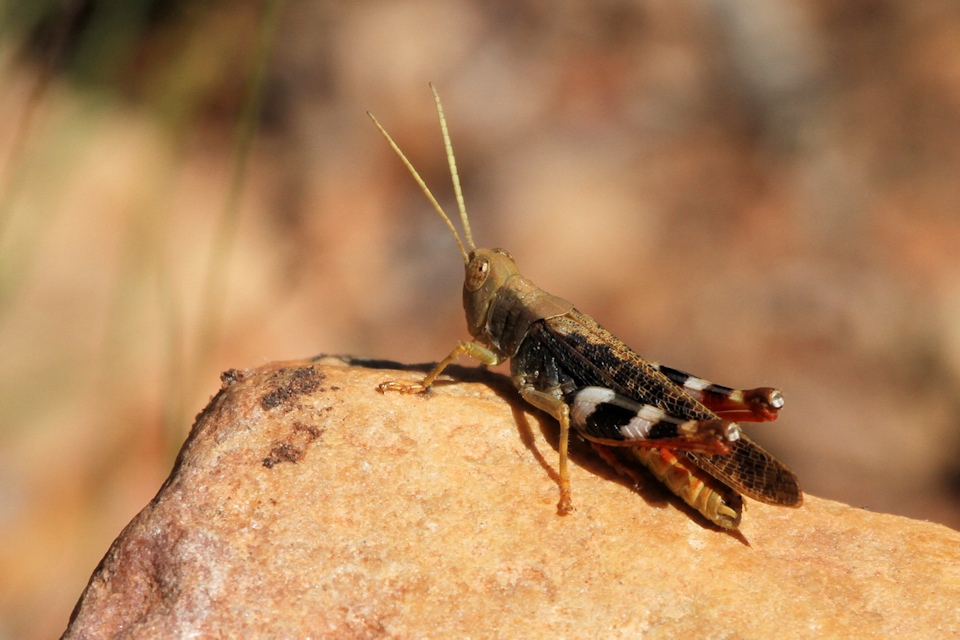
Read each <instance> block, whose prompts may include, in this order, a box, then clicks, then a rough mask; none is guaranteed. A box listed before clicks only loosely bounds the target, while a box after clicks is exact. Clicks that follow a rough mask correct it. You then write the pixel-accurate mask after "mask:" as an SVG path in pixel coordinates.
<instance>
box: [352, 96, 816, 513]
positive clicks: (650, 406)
mask: <svg viewBox="0 0 960 640" xmlns="http://www.w3.org/2000/svg"><path fill="white" fill-rule="evenodd" d="M430 88H431V89H432V90H433V95H434V100H435V101H436V105H437V114H438V116H439V118H440V130H441V133H442V135H443V143H444V147H445V149H446V154H447V162H448V164H449V166H450V175H451V177H452V180H453V188H454V193H455V195H456V199H457V206H458V208H459V211H460V220H461V223H462V225H463V233H464V238H465V239H466V246H464V242H463V240H462V239H461V237H460V234H459V233H458V232H457V229H456V227H455V226H454V224H453V222H451V220H450V218H449V217H447V215H446V213H444V211H443V209H442V207H441V206H440V204H439V203H438V202H437V200H436V198H434V196H433V194H432V193H431V192H430V189H429V188H427V185H426V184H425V183H424V181H423V180H422V179H421V178H420V176H419V174H418V173H417V171H416V169H414V167H413V165H412V164H411V163H410V161H409V160H407V158H406V156H405V155H404V154H403V152H402V151H400V148H399V147H398V146H397V144H396V143H395V142H394V141H393V139H392V138H391V137H390V135H389V134H388V133H387V132H386V130H385V129H384V128H383V127H382V126H381V125H380V123H379V122H378V121H377V119H376V118H375V117H374V116H373V114H368V115H370V117H371V119H373V122H374V124H376V126H377V128H378V129H379V130H380V133H382V134H383V136H384V138H386V140H387V142H388V143H389V144H390V146H391V147H392V148H393V150H394V151H395V152H396V154H397V155H398V156H399V157H400V159H401V160H402V161H403V163H404V164H405V165H406V167H407V169H408V170H409V171H410V174H411V175H412V176H413V178H414V180H416V181H417V184H418V185H420V189H421V190H422V191H423V193H424V194H425V195H426V196H427V199H429V200H430V203H431V204H432V205H433V207H434V209H436V211H437V213H439V214H440V217H441V218H442V219H443V221H444V222H445V223H446V225H447V227H449V229H450V232H451V233H452V234H453V237H454V240H456V243H457V246H458V247H459V249H460V254H461V255H462V257H463V263H464V265H465V267H466V274H465V276H464V283H463V307H464V310H465V311H466V316H467V328H468V329H469V331H470V335H472V336H473V339H472V340H470V341H467V342H460V343H459V344H458V345H457V346H456V347H455V348H454V349H453V351H451V352H450V355H448V356H447V357H446V358H444V359H443V360H442V361H440V363H439V364H437V366H436V367H435V368H434V369H433V371H431V372H430V373H429V374H428V375H427V376H426V377H425V378H424V379H423V380H421V381H420V382H418V383H403V382H398V381H390V382H384V383H383V384H381V385H380V386H379V387H378V390H379V391H380V392H385V391H399V392H402V393H419V392H423V391H426V390H427V389H429V388H430V385H431V384H433V382H434V381H435V380H436V378H437V376H438V375H440V373H441V372H442V371H443V370H444V369H445V368H446V367H447V365H449V364H450V363H451V362H453V361H454V360H455V359H456V358H458V357H459V356H462V355H467V356H470V357H472V358H474V359H476V360H479V361H480V362H482V363H485V364H488V365H496V364H500V363H501V362H504V361H506V360H510V375H511V377H512V379H513V383H514V385H515V386H516V387H517V390H518V391H519V392H520V396H521V397H522V398H523V399H524V400H526V401H527V402H528V403H530V404H531V405H533V406H534V407H537V408H538V409H542V410H543V411H546V412H547V413H549V414H550V415H551V416H553V417H554V418H556V420H557V421H558V422H559V423H560V442H559V447H558V448H559V454H560V469H559V476H560V501H559V503H558V505H557V511H558V512H559V513H561V514H564V513H568V512H570V511H571V510H572V509H573V506H572V502H571V498H570V478H569V473H568V469H567V447H568V443H569V437H570V427H571V426H572V427H573V428H574V429H575V430H576V432H577V433H578V434H580V435H581V436H582V437H583V438H584V439H586V440H587V441H589V442H590V443H591V444H592V445H593V447H594V448H595V449H596V450H597V451H598V452H599V453H600V455H601V457H603V459H604V460H606V461H607V462H609V463H610V464H611V465H613V466H614V468H616V469H617V470H618V471H619V472H621V473H625V474H629V475H631V476H632V477H634V479H638V478H639V476H637V475H636V473H635V472H634V471H633V470H632V469H631V468H630V466H629V465H628V464H625V463H624V460H623V456H624V454H626V455H630V456H632V457H633V458H634V459H636V460H639V461H640V462H641V463H643V464H644V465H645V466H646V467H647V468H648V469H649V470H650V471H651V472H652V473H653V474H654V475H655V476H656V477H657V478H658V479H660V480H661V481H662V482H664V484H666V485H667V487H669V488H670V490H671V491H673V492H674V493H675V494H676V495H678V496H679V497H680V498H682V499H683V500H684V501H685V502H686V503H687V504H688V505H690V506H691V507H693V508H694V509H696V510H697V511H699V512H700V513H701V514H703V516H704V517H706V518H707V519H708V520H709V521H711V522H713V523H714V524H716V525H718V526H720V527H723V528H726V529H736V528H737V527H738V525H739V523H740V516H741V513H742V508H743V503H742V497H741V494H743V495H746V496H748V497H750V498H753V499H755V500H759V501H761V502H766V503H769V504H776V505H783V506H788V507H797V506H799V505H800V504H801V502H802V500H803V495H802V493H801V491H800V485H799V484H798V483H797V478H796V476H795V475H794V474H793V472H791V471H790V470H789V469H787V468H786V467H785V466H784V465H783V464H781V463H780V462H779V461H778V460H777V459H776V458H774V457H773V456H772V455H770V454H769V453H767V452H766V451H764V450H763V449H761V448H760V447H759V446H758V445H756V444H755V443H753V442H751V441H750V440H749V439H748V438H747V437H746V436H744V435H743V434H742V433H741V432H740V427H739V425H738V424H737V422H733V421H732V420H739V421H745V422H761V421H767V420H774V419H776V417H777V412H778V411H779V410H780V409H781V408H782V407H783V395H782V394H781V393H780V392H779V391H778V390H776V389H771V388H768V387H762V388H758V389H748V390H740V389H731V388H729V387H723V386H720V385H716V384H712V383H710V382H707V381H706V380H703V379H701V378H697V377H694V376H691V375H689V374H687V373H684V372H682V371H678V370H676V369H670V368H668V367H662V366H660V365H657V364H654V363H650V362H647V361H646V360H644V359H643V358H641V357H640V356H639V355H637V353H635V352H634V351H633V350H631V349H630V348H629V347H628V346H627V345H625V344H624V343H623V342H621V341H620V340H619V339H617V338H616V337H615V336H614V335H613V334H611V333H610V332H609V331H607V330H606V329H604V328H603V327H601V326H600V325H599V324H597V323H596V322H595V321H594V320H593V318H591V317H590V316H588V315H586V314H584V313H581V312H580V311H578V310H577V309H575V308H574V306H573V305H572V304H571V303H570V302H567V301H566V300H564V299H563V298H559V297H557V296H554V295H551V294H549V293H547V292H546V291H544V290H543V289H541V288H539V287H538V286H537V285H535V284H534V283H533V282H531V281H530V280H528V279H526V278H524V277H523V276H521V275H520V272H519V270H518V269H517V265H516V263H515V262H514V260H513V258H512V257H511V256H510V254H509V253H508V252H507V251H506V250H504V249H478V248H477V247H476V246H475V245H474V243H473V235H472V233H471V231H470V221H469V219H468V218H467V211H466V207H465V205H464V201H463V193H462V191H461V189H460V179H459V176H458V175H457V165H456V161H455V160H454V155H453V146H452V144H451V142H450V135H449V132H448V130H447V123H446V118H445V117H444V114H443V107H442V105H441V104H440V97H439V95H438V94H437V91H436V89H435V88H434V87H433V85H430ZM468 248H469V251H468V250H467V249H468Z"/></svg>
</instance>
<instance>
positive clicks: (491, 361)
mask: <svg viewBox="0 0 960 640" xmlns="http://www.w3.org/2000/svg"><path fill="white" fill-rule="evenodd" d="M460 356H470V357H471V358H473V359H475V360H479V361H480V362H482V363H483V364H487V365H491V366H493V365H498V364H500V363H501V362H503V361H504V358H503V356H501V355H500V354H499V353H497V352H495V351H493V350H492V349H489V348H487V347H485V346H483V345H482V344H480V343H479V342H473V341H471V342H461V343H459V344H458V345H457V346H456V347H455V348H454V350H453V351H451V352H450V355H448V356H447V357H446V358H444V359H443V360H441V361H440V363H439V364H437V366H436V367H434V368H433V371H431V372H430V373H429V374H428V375H427V377H426V378H424V379H423V380H421V381H420V382H414V383H409V382H400V381H399V380H389V381H387V382H383V383H381V384H380V385H379V386H378V387H377V391H379V392H380V393H384V392H386V391H399V392H400V393H423V392H424V391H426V390H427V389H429V388H430V385H432V384H433V382H434V380H436V379H437V376H439V375H440V374H441V373H442V372H443V370H444V369H446V368H447V366H448V365H449V364H450V363H451V362H453V361H454V360H456V359H457V358H459V357H460Z"/></svg>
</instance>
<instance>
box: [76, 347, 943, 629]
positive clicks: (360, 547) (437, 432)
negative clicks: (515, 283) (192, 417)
mask: <svg viewBox="0 0 960 640" xmlns="http://www.w3.org/2000/svg"><path fill="white" fill-rule="evenodd" d="M418 375H419V374H418V373H417V372H410V371H408V372H399V371H393V370H387V369H376V368H365V367H359V366H340V365H336V364H329V363H325V362H321V361H317V362H314V361H304V362H292V363H290V362H288V363H277V364H272V365H268V366H265V367H262V368H260V369H256V370H251V371H243V372H239V371H233V372H228V373H226V374H224V386H223V389H222V391H221V392H220V393H219V394H218V395H217V396H216V397H215V398H214V399H213V400H212V401H211V403H210V405H209V406H208V407H207V408H206V409H205V410H204V411H203V413H201V415H200V416H199V417H198V419H197V422H196V425H195V426H194V428H193V431H192V433H191V435H190V437H189V439H188V440H187V442H186V444H185V445H184V448H183V450H182V452H181V454H180V457H179V459H178V461H177V464H176V467H175V468H174V470H173V472H172V473H171V475H170V478H169V479H168V481H167V482H166V483H165V484H164V486H163V487H162V488H161V489H160V492H159V493H158V494H157V497H156V498H155V499H154V500H153V501H152V502H151V503H150V504H149V505H147V507H146V508H144V509H143V511H142V512H141V513H140V514H139V515H138V516H137V517H136V518H134V520H133V521H132V522H131V523H130V524H129V525H128V526H127V528H126V529H125V530H124V531H123V532H122V533H121V534H120V536H119V537H118V538H117V540H116V541H115V542H114V544H113V546H112V547H111V548H110V550H109V551H108V552H107V555H106V557H104V559H103V561H102V562H101V563H100V566H99V567H97V569H96V571H95V572H94V574H93V576H92V578H91V580H90V583H89V585H88V587H87V589H86V591H85V592H84V593H83V595H82V597H81V599H80V602H79V603H78V605H77V608H76V610H75V612H74V616H73V618H72V620H71V622H70V625H69V628H68V629H67V633H66V637H68V638H107V637H131V638H132V637H136V638H172V637H192V636H196V637H211V636H224V637H226V636H230V637H235V636H241V637H243V636H245V637H308V636H309V637H336V638H366V637H381V636H388V637H434V638H441V637H463V636H466V635H469V636H471V637H474V638H491V637H493V638H496V637H502V638H541V637H542V638H556V637H602V638H613V637H633V638H637V637H644V638H661V637H662V638H680V637H688V638H695V637H696V638H732V637H736V638H773V637H844V638H851V637H899V638H913V637H916V638H920V637H922V638H929V637H947V636H957V635H958V634H960V613H958V610H960V608H958V606H957V603H960V534H958V533H957V532H956V531H953V530H951V529H948V528H946V527H943V526H939V525H936V524H930V523H927V522H918V521H913V520H909V519H906V518H902V517H895V516H888V515H883V514H877V513H870V512H867V511H863V510H861V509H855V508H851V507H848V506H845V505H842V504H838V503H835V502H829V501H826V500H821V499H818V498H815V497H811V496H807V498H806V502H805V505H804V506H803V507H802V508H800V509H786V508H777V507H770V506H766V505H762V504H758V503H756V502H753V501H750V502H749V503H748V509H747V511H746V513H745V514H744V518H743V523H742V524H741V527H740V532H739V533H728V532H722V531H720V530H718V529H716V528H713V527H711V526H709V525H707V524H705V523H704V521H703V520H702V519H701V518H699V516H698V515H697V514H695V513H693V512H691V511H689V510H688V509H686V508H685V507H684V506H683V505H682V504H680V503H679V501H678V500H676V499H674V498H673V497H671V496H670V495H669V494H668V493H667V492H666V491H665V490H664V489H662V488H661V487H660V486H659V485H657V484H656V481H655V480H653V479H652V478H651V479H650V481H649V482H648V483H647V484H646V485H645V486H643V487H641V488H639V489H635V488H633V487H631V486H629V484H628V483H627V482H626V481H625V480H623V479H621V478H620V477H618V476H616V474H615V473H613V472H612V471H610V470H609V469H607V468H606V466H605V465H604V463H603V462H602V461H600V460H599V459H598V458H596V456H594V454H593V453H592V451H591V450H590V449H589V448H587V447H583V446H577V447H574V450H573V452H572V465H571V479H572V483H573V492H574V493H573V497H574V504H575V506H576V511H575V512H574V513H573V514H572V515H569V516H566V517H560V516H557V515H556V511H555V506H556V501H557V497H558V490H557V482H556V466H557V454H556V450H555V445H556V436H555V433H556V428H555V425H554V423H553V422H552V420H551V419H549V418H547V417H544V416H542V415H540V414H538V413H535V412H531V411H529V410H528V409H527V408H526V407H524V406H523V405H522V403H521V402H519V401H518V400H517V399H516V397H515V395H514V394H513V392H512V388H511V387H510V385H509V382H508V381H507V380H506V379H505V378H503V377H502V376H498V375H495V374H488V373H483V372H474V373H469V372H467V373H465V370H463V369H454V377H458V376H459V377H458V379H457V381H456V382H445V383H441V384H438V385H437V386H436V387H435V390H434V391H432V392H431V393H430V394H428V395H427V396H425V397H424V396H404V395H400V394H396V393H393V394H386V395H381V394H379V393H377V392H376V391H375V390H374V389H375V387H376V385H377V384H378V383H379V382H382V381H384V380H389V379H398V378H399V379H406V380H410V379H416V378H417V377H418ZM465 379H472V380H473V381H465ZM801 480H802V479H801Z"/></svg>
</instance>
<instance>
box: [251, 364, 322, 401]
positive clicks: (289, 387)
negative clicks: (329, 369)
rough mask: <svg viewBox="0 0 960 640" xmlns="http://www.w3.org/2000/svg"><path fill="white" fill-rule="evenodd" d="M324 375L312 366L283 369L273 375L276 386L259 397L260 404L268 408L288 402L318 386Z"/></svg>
mask: <svg viewBox="0 0 960 640" xmlns="http://www.w3.org/2000/svg"><path fill="white" fill-rule="evenodd" d="M324 377H325V376H324V375H323V374H322V373H319V372H318V371H317V370H316V369H314V368H313V367H300V368H299V369H294V370H293V371H292V372H291V371H290V370H289V369H284V370H283V371H280V372H278V373H277V374H276V375H275V380H276V382H277V387H276V388H275V389H274V390H273V391H270V392H268V393H265V394H264V395H263V397H261V398H260V406H261V407H263V409H264V410H270V409H273V408H274V407H278V406H280V405H286V404H289V403H290V401H291V400H293V399H295V398H296V397H297V396H302V395H309V394H311V393H313V392H314V391H317V390H318V389H319V388H320V382H321V381H322V380H323V379H324Z"/></svg>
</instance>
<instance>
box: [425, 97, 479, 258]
mask: <svg viewBox="0 0 960 640" xmlns="http://www.w3.org/2000/svg"><path fill="white" fill-rule="evenodd" d="M430 90H431V91H433V99H434V100H435V101H436V103H437V115H438V116H439V117H440V131H441V133H443V147H444V149H445V150H446V152H447V164H448V165H450V178H451V179H452V180H453V193H454V194H455V195H456V196H457V209H459V210H460V222H461V223H462V224H463V234H464V235H465V236H466V238H467V245H469V246H470V249H471V250H475V249H476V248H477V247H476V245H475V244H473V233H472V232H471V231H470V220H469V219H468V218H467V205H465V204H464V202H463V191H462V190H461V189H460V175H459V174H458V173H457V160H456V158H455V157H454V155H453V144H451V143H450V132H449V131H448V130H447V119H446V118H445V117H444V116H443V105H442V104H440V94H439V93H437V88H436V87H435V86H433V83H432V82H431V83H430Z"/></svg>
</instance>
